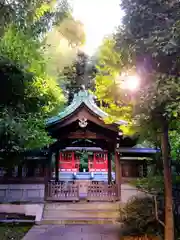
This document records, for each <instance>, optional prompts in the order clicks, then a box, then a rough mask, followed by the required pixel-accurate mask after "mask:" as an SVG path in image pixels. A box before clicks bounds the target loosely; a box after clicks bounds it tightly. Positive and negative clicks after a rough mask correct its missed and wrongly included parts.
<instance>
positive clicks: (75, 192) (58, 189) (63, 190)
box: [46, 182, 79, 201]
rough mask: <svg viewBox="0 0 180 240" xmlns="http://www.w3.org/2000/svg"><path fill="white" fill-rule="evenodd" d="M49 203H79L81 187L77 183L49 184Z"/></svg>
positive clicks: (47, 196) (47, 198)
mask: <svg viewBox="0 0 180 240" xmlns="http://www.w3.org/2000/svg"><path fill="white" fill-rule="evenodd" d="M46 200H48V201H78V200H79V187H78V184H76V183H63V182H48V184H47V191H46Z"/></svg>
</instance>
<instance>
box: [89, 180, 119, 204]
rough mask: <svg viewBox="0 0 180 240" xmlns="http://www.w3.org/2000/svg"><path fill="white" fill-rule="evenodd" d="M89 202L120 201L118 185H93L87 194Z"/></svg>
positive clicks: (99, 183)
mask: <svg viewBox="0 0 180 240" xmlns="http://www.w3.org/2000/svg"><path fill="white" fill-rule="evenodd" d="M87 200H88V201H111V202H115V201H117V200H118V187H117V185H116V184H107V183H101V182H97V183H91V184H90V185H89V186H88V192H87Z"/></svg>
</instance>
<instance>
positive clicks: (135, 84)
mask: <svg viewBox="0 0 180 240" xmlns="http://www.w3.org/2000/svg"><path fill="white" fill-rule="evenodd" d="M139 85H140V78H139V77H138V76H136V75H134V76H127V77H126V78H125V79H124V83H123V88H125V89H129V90H130V91H136V90H137V89H138V88H139Z"/></svg>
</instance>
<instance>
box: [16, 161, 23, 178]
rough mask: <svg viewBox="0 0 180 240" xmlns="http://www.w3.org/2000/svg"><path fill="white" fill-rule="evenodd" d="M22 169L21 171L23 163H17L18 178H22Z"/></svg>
mask: <svg viewBox="0 0 180 240" xmlns="http://www.w3.org/2000/svg"><path fill="white" fill-rule="evenodd" d="M22 171H23V165H22V163H20V164H19V165H18V174H17V175H18V178H22Z"/></svg>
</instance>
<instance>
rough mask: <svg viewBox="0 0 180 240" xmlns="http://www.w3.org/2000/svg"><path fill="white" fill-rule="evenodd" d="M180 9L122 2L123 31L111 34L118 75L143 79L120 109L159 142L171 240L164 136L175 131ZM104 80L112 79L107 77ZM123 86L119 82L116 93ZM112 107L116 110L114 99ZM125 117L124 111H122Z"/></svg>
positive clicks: (171, 5) (156, 3)
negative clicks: (125, 73) (117, 58)
mask: <svg viewBox="0 0 180 240" xmlns="http://www.w3.org/2000/svg"><path fill="white" fill-rule="evenodd" d="M179 4H180V3H179V2H178V1H173V2H172V1H156V0H151V1H138V0H137V1H131V0H128V1H122V4H121V7H122V8H123V10H124V12H125V16H124V18H123V26H121V27H120V29H119V32H118V34H116V35H115V41H116V52H115V53H114V51H113V53H112V54H114V56H116V54H117V51H118V53H119V56H120V59H121V62H120V64H119V71H117V73H118V74H121V73H122V72H123V71H127V72H128V73H129V71H132V72H133V71H134V70H136V72H137V73H138V74H139V75H140V77H141V79H142V84H141V86H140V89H139V91H137V92H136V93H133V96H132V93H130V92H129V91H127V90H126V95H127V98H126V101H124V102H123V107H124V110H125V107H127V106H131V110H132V111H131V110H130V114H131V113H132V115H131V116H133V123H136V124H135V125H139V126H143V125H144V126H145V127H147V126H148V127H149V129H150V126H152V128H151V129H153V131H154V132H155V133H156V134H157V135H158V136H159V139H160V143H161V149H162V156H163V166H164V183H165V199H166V206H165V215H166V217H165V239H174V226H173V212H172V182H171V171H170V143H169V136H168V133H169V130H173V126H172V122H173V121H174V120H176V119H177V117H178V116H179V100H180V99H179V96H180V87H179V60H178V55H179V39H180V38H179V36H180V35H179V21H178V18H179ZM106 68H107V67H106ZM110 68H111V67H110ZM120 71H121V72H120ZM129 74H131V73H129ZM103 77H104V79H109V80H110V78H111V79H112V77H113V79H114V75H110V74H109V73H108V74H107V76H105V74H103ZM111 82H112V80H111ZM111 85H112V83H111ZM100 86H101V84H100V85H99V86H98V89H100ZM121 86H122V81H121V80H119V88H121ZM103 87H104V84H103ZM123 91H124V90H123ZM115 92H116V91H115ZM109 93H110V96H112V97H113V98H114V99H115V95H116V97H117V98H118V99H120V101H121V102H122V90H121V94H119V97H118V96H117V94H114V91H109ZM109 99H110V98H109ZM107 100H108V99H107ZM114 103H115V105H116V106H117V105H118V106H120V104H117V100H116V101H114ZM108 106H109V107H110V106H111V103H108ZM115 108H116V107H114V106H113V109H115ZM123 114H126V112H125V111H123V110H122V114H121V115H123ZM119 116H120V115H119ZM129 116H130V115H129Z"/></svg>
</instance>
